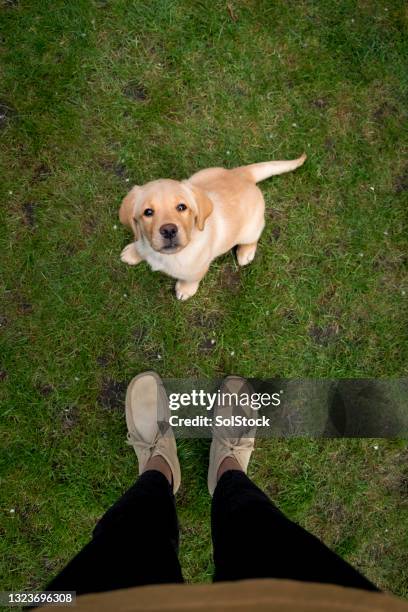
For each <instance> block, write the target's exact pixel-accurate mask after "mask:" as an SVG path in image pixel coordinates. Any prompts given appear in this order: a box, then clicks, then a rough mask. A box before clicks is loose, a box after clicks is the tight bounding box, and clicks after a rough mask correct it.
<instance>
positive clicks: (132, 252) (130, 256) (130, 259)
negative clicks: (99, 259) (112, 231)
mask: <svg viewBox="0 0 408 612" xmlns="http://www.w3.org/2000/svg"><path fill="white" fill-rule="evenodd" d="M120 258H121V260H122V261H123V263H127V264H129V266H135V265H136V264H138V263H139V262H141V261H142V258H141V257H140V255H139V253H138V252H137V250H136V247H135V245H134V243H133V242H132V243H131V244H128V245H126V246H125V248H124V249H123V251H122V252H121V254H120Z"/></svg>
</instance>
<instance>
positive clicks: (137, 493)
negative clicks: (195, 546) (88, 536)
mask: <svg viewBox="0 0 408 612" xmlns="http://www.w3.org/2000/svg"><path fill="white" fill-rule="evenodd" d="M177 549H178V522H177V515H176V507H175V503H174V496H173V492H172V489H171V486H170V485H169V483H168V481H167V479H166V477H165V476H164V475H163V474H161V473H160V472H158V471H155V470H149V471H147V472H144V473H143V474H142V475H141V476H140V477H139V479H138V480H137V481H136V483H135V484H134V485H133V486H132V487H131V488H130V489H129V490H128V491H127V492H126V493H125V494H124V495H123V497H122V498H121V499H120V500H119V501H118V502H116V504H114V506H112V507H111V508H110V509H109V510H108V511H107V512H106V514H105V515H104V516H103V517H102V518H101V520H100V521H99V523H98V524H97V525H96V527H95V529H94V532H93V537H92V540H91V541H90V542H89V543H88V544H87V545H86V546H85V547H84V548H83V549H82V550H81V551H80V552H79V553H78V554H77V555H76V557H74V558H73V559H72V561H70V563H68V565H67V566H66V567H65V568H64V569H63V570H62V572H61V573H60V574H58V576H57V577H56V578H54V580H52V581H51V582H50V583H49V584H48V586H47V588H46V590H48V591H76V592H77V593H78V594H80V593H94V592H98V591H112V590H114V589H123V588H128V587H133V586H140V585H144V584H162V583H166V582H183V576H182V573H181V568H180V564H179V561H178V557H177Z"/></svg>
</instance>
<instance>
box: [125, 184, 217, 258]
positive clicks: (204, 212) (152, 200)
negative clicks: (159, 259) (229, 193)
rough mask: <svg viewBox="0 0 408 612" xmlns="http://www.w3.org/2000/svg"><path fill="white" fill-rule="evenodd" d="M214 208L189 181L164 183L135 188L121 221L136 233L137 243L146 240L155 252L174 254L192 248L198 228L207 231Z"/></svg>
mask: <svg viewBox="0 0 408 612" xmlns="http://www.w3.org/2000/svg"><path fill="white" fill-rule="evenodd" d="M212 208H213V206H212V202H211V200H210V199H209V198H208V197H207V196H206V194H205V193H204V192H203V191H202V190H200V189H198V188H197V187H194V186H192V185H190V184H189V183H188V182H187V181H186V182H179V181H173V180H171V179H160V180H158V181H152V182H151V183H147V184H146V185H143V186H141V187H139V186H137V185H136V186H135V187H133V189H132V190H131V191H130V192H129V193H128V194H127V196H126V197H125V199H124V200H123V202H122V205H121V207H120V210H119V219H120V221H121V223H123V224H124V225H127V226H128V227H131V229H133V232H134V234H135V240H140V238H141V237H142V236H144V237H145V238H146V239H147V240H148V241H149V243H150V245H151V247H152V248H153V249H154V250H155V251H158V252H159V253H167V254H171V253H177V252H178V251H181V250H182V249H184V247H186V246H187V245H188V243H189V242H190V240H191V237H192V234H193V231H194V228H195V227H197V228H198V229H199V230H200V231H202V230H203V229H204V224H205V221H206V219H207V217H208V216H209V215H210V214H211V212H212Z"/></svg>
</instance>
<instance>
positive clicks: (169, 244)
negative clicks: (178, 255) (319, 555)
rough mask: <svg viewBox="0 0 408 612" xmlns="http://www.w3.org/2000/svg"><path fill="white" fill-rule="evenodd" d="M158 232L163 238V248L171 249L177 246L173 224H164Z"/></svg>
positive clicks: (176, 228) (175, 227)
mask: <svg viewBox="0 0 408 612" xmlns="http://www.w3.org/2000/svg"><path fill="white" fill-rule="evenodd" d="M159 232H160V234H161V235H162V236H163V248H165V249H173V248H175V247H177V246H178V240H177V233H178V227H177V225H175V224H174V223H165V224H164V225H162V226H161V227H160V229H159Z"/></svg>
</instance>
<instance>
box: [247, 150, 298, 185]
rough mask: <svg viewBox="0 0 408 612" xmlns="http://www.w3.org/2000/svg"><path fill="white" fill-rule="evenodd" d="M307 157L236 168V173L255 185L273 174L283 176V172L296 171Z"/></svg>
mask: <svg viewBox="0 0 408 612" xmlns="http://www.w3.org/2000/svg"><path fill="white" fill-rule="evenodd" d="M306 157H307V155H306V153H303V155H301V156H300V157H298V158H297V159H288V160H284V161H269V162H261V163H259V164H250V165H249V166H241V167H240V168H236V170H237V171H238V172H242V173H243V174H245V175H246V176H247V178H250V179H251V180H253V181H255V183H259V182H260V181H264V180H265V179H267V178H269V177H270V176H275V174H284V173H285V172H291V171H292V170H296V168H299V166H302V165H303V163H304V161H305V159H306Z"/></svg>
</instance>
